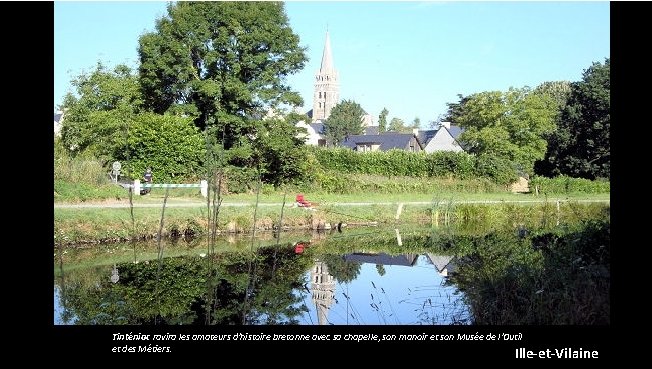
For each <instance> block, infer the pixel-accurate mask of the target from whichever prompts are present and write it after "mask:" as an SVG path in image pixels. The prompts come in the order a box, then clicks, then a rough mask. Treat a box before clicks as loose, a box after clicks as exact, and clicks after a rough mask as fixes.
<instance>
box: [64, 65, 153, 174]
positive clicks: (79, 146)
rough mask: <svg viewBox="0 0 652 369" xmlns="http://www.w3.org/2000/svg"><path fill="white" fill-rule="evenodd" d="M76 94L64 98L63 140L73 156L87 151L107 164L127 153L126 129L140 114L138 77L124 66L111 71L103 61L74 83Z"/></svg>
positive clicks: (69, 94) (75, 79)
mask: <svg viewBox="0 0 652 369" xmlns="http://www.w3.org/2000/svg"><path fill="white" fill-rule="evenodd" d="M71 85H72V86H73V87H74V88H75V92H76V93H75V94H73V93H68V94H66V96H65V97H64V100H63V104H62V108H63V109H64V110H65V112H66V119H65V120H64V121H63V124H62V127H61V140H62V143H63V144H64V146H65V147H66V148H67V149H68V150H70V152H71V153H72V154H73V155H76V154H78V153H82V152H85V153H87V154H90V155H92V156H95V157H97V158H99V159H100V161H101V162H102V163H103V164H106V163H108V162H110V161H112V160H114V158H116V157H117V156H119V155H121V154H124V152H122V153H121V152H120V151H121V150H123V149H124V146H125V143H126V140H127V130H128V125H129V122H131V121H132V120H133V118H134V116H135V115H136V114H138V113H139V112H140V111H141V105H142V96H141V94H140V91H139V87H138V78H137V76H136V75H134V74H132V72H131V69H129V67H127V66H125V65H122V64H120V65H117V66H116V67H115V68H114V69H113V70H108V69H107V68H106V67H105V66H104V65H103V64H102V63H101V62H98V63H97V64H96V66H95V69H94V70H93V71H91V72H88V73H82V74H80V75H79V76H77V77H75V78H74V79H73V80H72V81H71Z"/></svg>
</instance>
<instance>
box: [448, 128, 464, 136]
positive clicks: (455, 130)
mask: <svg viewBox="0 0 652 369" xmlns="http://www.w3.org/2000/svg"><path fill="white" fill-rule="evenodd" d="M463 131H464V130H463V129H462V127H460V126H454V125H452V124H451V127H450V128H448V132H450V134H451V136H453V138H454V139H456V140H457V138H458V137H459V136H460V134H462V132H463Z"/></svg>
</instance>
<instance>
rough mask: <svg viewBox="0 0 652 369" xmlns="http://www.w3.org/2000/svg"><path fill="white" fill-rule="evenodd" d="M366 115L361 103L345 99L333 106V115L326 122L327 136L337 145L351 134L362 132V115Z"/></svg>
mask: <svg viewBox="0 0 652 369" xmlns="http://www.w3.org/2000/svg"><path fill="white" fill-rule="evenodd" d="M364 115H365V111H364V109H362V107H361V106H360V104H358V103H356V102H355V101H353V100H344V101H342V102H340V103H338V104H337V105H335V106H334V107H333V110H331V115H330V116H329V117H328V119H327V120H326V123H325V124H324V126H325V127H324V131H325V135H326V137H327V138H328V139H329V140H330V141H331V142H332V143H333V144H334V145H335V146H339V145H340V142H342V140H344V139H345V138H346V137H348V136H349V135H358V134H361V133H362V117H363V116H364Z"/></svg>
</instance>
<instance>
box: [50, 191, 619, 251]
mask: <svg viewBox="0 0 652 369" xmlns="http://www.w3.org/2000/svg"><path fill="white" fill-rule="evenodd" d="M306 199H307V200H309V201H313V202H315V203H317V205H316V206H315V207H314V208H303V207H297V206H296V204H294V194H293V195H291V196H290V195H287V196H286V197H285V205H283V196H282V195H280V196H279V195H278V194H272V195H264V194H261V195H260V198H259V201H258V207H257V209H256V206H255V204H256V199H255V195H253V196H252V195H234V196H227V197H225V199H224V201H223V203H222V206H221V207H220V211H219V215H218V220H217V225H218V230H219V232H220V233H233V234H238V233H250V232H252V231H254V229H255V230H256V232H259V231H260V232H271V231H273V230H276V229H278V228H279V225H281V226H282V227H283V229H284V230H323V229H332V228H336V227H338V226H339V227H360V226H383V225H395V224H399V223H426V224H451V223H462V222H464V223H474V224H482V223H495V224H505V225H508V226H513V225H520V224H523V225H527V224H541V223H545V222H557V221H565V220H568V219H570V218H572V217H578V216H585V215H586V216H590V214H591V213H600V212H605V211H606V212H608V211H609V203H610V199H609V196H608V194H607V195H605V194H576V195H568V196H563V197H562V196H560V197H548V198H546V197H543V196H535V195H531V194H511V193H503V194H459V195H456V194H447V195H432V194H431V195H428V194H414V195H412V194H411V195H406V194H393V195H380V194H378V195H374V194H370V195H337V196H336V195H310V194H306ZM163 200H164V195H163V194H161V193H156V192H152V194H150V195H147V196H142V197H137V198H135V199H134V200H133V201H132V203H133V206H131V205H130V204H129V201H128V200H110V201H106V200H105V201H94V202H83V203H62V202H55V204H54V243H55V245H57V246H60V245H70V246H74V245H76V244H89V243H91V244H93V243H96V244H99V243H109V242H120V241H129V240H143V239H153V238H155V237H157V235H158V232H159V228H160V229H161V235H162V236H163V237H169V238H192V237H201V236H202V235H205V234H206V233H207V229H208V220H207V214H208V211H207V206H206V201H205V199H202V198H189V197H174V198H168V199H167V202H166V208H165V217H164V219H163V225H162V228H161V214H162V213H163V211H162V210H163ZM252 200H253V201H252ZM254 213H255V217H256V218H255V219H256V220H255V224H254ZM281 213H282V216H283V219H282V220H281ZM132 214H133V216H132Z"/></svg>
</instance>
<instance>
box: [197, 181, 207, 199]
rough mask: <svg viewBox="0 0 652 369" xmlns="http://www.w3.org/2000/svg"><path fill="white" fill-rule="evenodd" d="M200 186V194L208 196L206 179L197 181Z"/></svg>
mask: <svg viewBox="0 0 652 369" xmlns="http://www.w3.org/2000/svg"><path fill="white" fill-rule="evenodd" d="M199 184H200V186H199V189H200V191H201V194H202V196H204V197H207V196H208V181H207V180H205V179H202V180H201V181H200V182H199Z"/></svg>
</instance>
